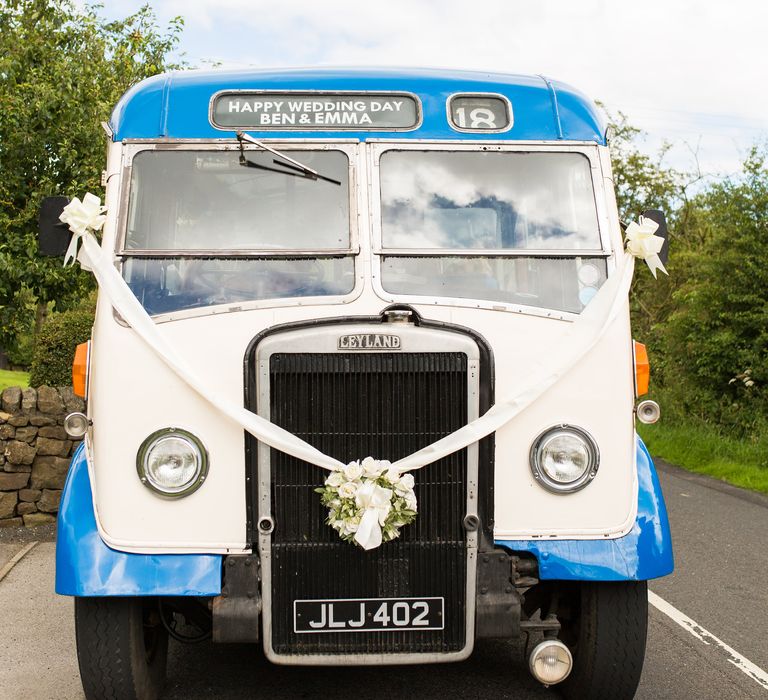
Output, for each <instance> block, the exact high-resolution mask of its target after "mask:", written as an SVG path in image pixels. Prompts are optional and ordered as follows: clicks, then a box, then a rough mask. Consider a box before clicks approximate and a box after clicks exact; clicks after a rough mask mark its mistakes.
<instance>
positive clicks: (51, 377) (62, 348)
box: [29, 304, 94, 386]
mask: <svg viewBox="0 0 768 700" xmlns="http://www.w3.org/2000/svg"><path fill="white" fill-rule="evenodd" d="M93 314H94V310H93V306H92V305H91V304H88V305H87V306H86V305H83V306H80V307H78V308H75V309H72V310H71V311H63V312H61V313H54V314H51V316H49V318H48V320H47V321H46V322H45V325H44V326H43V328H42V329H41V331H40V334H39V335H38V336H37V339H36V342H35V352H34V356H33V358H32V368H31V370H30V376H29V382H30V385H31V386H42V385H43V384H46V385H48V386H70V385H71V384H72V360H73V359H74V357H75V348H76V347H77V346H78V345H79V344H80V343H84V342H85V341H86V340H88V339H89V338H90V337H91V327H92V326H93Z"/></svg>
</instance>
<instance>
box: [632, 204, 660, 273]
mask: <svg viewBox="0 0 768 700" xmlns="http://www.w3.org/2000/svg"><path fill="white" fill-rule="evenodd" d="M658 228H659V225H658V224H657V223H656V222H655V221H653V219H648V218H646V217H645V216H641V217H640V221H639V222H635V221H633V222H632V223H631V224H630V225H629V226H627V231H626V236H627V252H628V253H629V254H630V255H634V256H635V257H636V258H642V259H643V260H645V263H646V265H648V268H649V269H650V271H651V274H652V275H653V276H654V278H655V277H656V270H661V271H662V272H663V273H664V274H665V275H668V274H669V273H668V272H667V270H666V269H665V267H664V265H663V263H662V262H661V258H659V253H660V252H661V248H662V246H663V245H664V239H663V238H662V237H661V236H656V235H654V234H655V233H656V230H657V229H658Z"/></svg>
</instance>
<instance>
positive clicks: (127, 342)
mask: <svg viewBox="0 0 768 700" xmlns="http://www.w3.org/2000/svg"><path fill="white" fill-rule="evenodd" d="M283 143H287V142H283ZM211 145H212V144H203V143H198V144H195V146H196V147H202V148H207V147H211ZM231 145H232V142H231V141H230V142H228V146H230V147H231ZM276 145H277V147H279V143H278V144H276ZM389 145H391V144H382V143H378V144H375V145H371V144H369V145H366V144H359V145H358V144H350V143H348V142H347V143H346V144H339V145H338V147H341V148H343V149H344V150H345V151H347V153H348V154H349V155H350V161H351V166H352V169H353V172H354V175H353V179H352V181H351V187H350V189H351V191H352V193H353V195H352V196H353V197H354V198H355V201H354V206H353V207H352V208H351V210H352V211H353V212H354V213H355V214H356V216H353V219H355V220H354V221H353V226H352V228H353V244H354V245H359V251H360V252H359V254H358V256H357V263H356V264H357V268H356V274H357V286H356V289H355V290H354V291H353V293H352V294H350V295H349V296H348V297H345V298H324V299H302V300H301V303H298V302H297V300H282V301H281V300H270V301H266V302H254V303H247V304H240V303H239V304H237V307H236V309H234V308H233V307H231V306H220V307H209V308H205V309H195V310H192V311H184V312H179V313H173V314H168V315H164V316H160V317H157V322H158V327H159V329H160V332H161V333H162V334H163V335H165V336H166V337H167V338H168V340H169V341H170V342H172V343H173V344H174V345H175V346H176V347H177V348H178V349H179V351H180V354H181V355H182V356H183V357H184V358H185V359H186V361H187V362H188V363H189V365H190V366H191V367H192V368H193V369H194V370H196V371H197V372H199V373H200V374H201V375H202V376H205V377H206V378H207V380H208V382H209V386H210V387H211V388H213V389H214V390H215V391H216V392H217V393H219V394H220V395H223V396H224V397H226V398H227V399H228V400H230V401H233V402H242V401H243V396H244V387H243V382H244V367H243V362H244V356H245V353H246V348H247V347H248V345H249V343H250V342H251V340H252V339H253V338H254V336H256V335H257V334H258V333H259V332H261V331H263V330H265V329H267V328H270V327H271V326H274V325H276V324H283V323H290V322H297V321H304V320H307V319H310V318H316V319H319V318H331V317H337V316H345V317H349V316H358V315H359V316H372V315H378V314H380V313H381V311H382V310H383V309H384V308H385V307H386V306H388V305H389V304H390V303H392V302H393V301H401V302H406V303H409V304H411V305H412V306H413V307H414V308H415V309H416V310H417V311H418V312H419V313H420V314H421V315H422V316H423V317H425V318H429V319H433V320H437V321H443V322H448V323H452V324H456V325H461V326H465V327H468V328H471V329H472V330H474V331H475V332H477V333H479V334H480V335H482V336H483V337H484V338H485V339H486V340H487V341H488V343H489V344H490V346H491V348H492V351H493V354H494V358H495V374H496V399H497V400H503V399H505V398H506V397H507V396H508V395H510V394H511V393H512V392H514V390H515V387H516V386H517V385H518V384H519V383H520V381H521V379H522V378H523V377H525V375H526V367H527V360H528V359H529V358H531V357H537V358H541V357H546V355H547V353H548V349H549V348H552V347H554V346H556V345H557V344H558V343H559V342H560V338H561V337H562V336H563V334H564V332H565V330H566V329H567V328H568V327H569V325H570V323H571V321H572V319H573V318H574V316H573V315H570V314H566V313H561V312H551V313H550V312H547V311H543V310H541V309H531V308H524V307H513V306H511V305H505V304H499V303H497V302H494V303H490V302H482V301H477V302H474V301H470V300H466V299H464V300H458V299H457V300H451V299H436V298H435V299H418V298H413V297H393V296H392V295H390V294H386V293H384V292H383V290H382V289H381V288H380V286H379V284H378V260H377V256H376V255H375V254H374V252H373V251H375V250H376V249H377V248H376V246H378V242H377V241H378V238H379V232H378V227H377V219H378V217H377V216H376V212H377V211H378V204H377V203H374V205H373V206H371V201H372V199H373V198H372V197H371V193H376V192H378V185H377V183H376V182H375V177H376V167H375V165H376V156H377V154H378V153H380V152H381V151H382V150H383V149H384V148H386V147H388V146H389ZM425 146H427V144H425V143H424V142H413V141H411V142H409V143H408V144H398V148H402V147H406V148H408V147H410V148H414V147H420V148H423V147H425ZM139 147H140V146H139V145H138V144H135V145H129V146H126V147H125V148H126V150H128V151H135V150H136V149H137V148H139ZM141 147H146V144H145V145H144V146H141ZM312 147H316V145H314V144H313V145H312ZM538 147H540V148H546V149H554V150H565V149H567V148H572V149H578V150H580V151H583V152H585V153H586V154H587V155H588V156H589V157H590V160H591V162H592V169H593V175H594V183H595V189H596V196H597V201H598V215H599V220H600V226H601V229H602V235H603V237H604V244H603V245H604V250H606V251H610V250H617V249H619V250H620V249H621V247H622V244H621V232H620V230H619V224H618V218H617V215H616V205H615V200H614V196H613V185H612V182H611V181H610V177H611V175H610V165H609V160H608V155H607V149H606V148H604V147H598V146H595V145H594V144H591V145H590V144H586V145H585V144H570V145H565V146H563V145H561V144H551V143H550V144H542V145H540V146H538ZM461 148H467V145H466V142H464V143H463V144H462V146H461ZM503 148H505V149H506V148H512V149H514V148H520V149H523V150H531V149H534V148H537V146H535V145H532V144H531V143H525V144H519V145H517V146H514V145H512V146H509V145H505V146H504V147H503ZM123 151H124V147H123V146H122V144H120V143H115V144H112V145H111V146H110V150H109V158H108V184H107V205H108V207H109V209H108V220H107V223H106V225H105V229H104V238H103V246H104V248H105V249H107V250H116V246H117V245H118V240H117V238H118V228H119V227H118V222H119V218H120V216H121V215H122V213H123V212H122V211H121V207H120V201H121V199H122V201H124V198H122V197H121V190H122V189H123V188H122V183H123V182H124V181H125V178H126V170H125V169H124V167H123V166H124V165H126V164H127V156H126V154H125V153H124V152H123ZM613 269H614V265H613V261H612V260H609V270H610V271H612V270H613ZM90 372H91V375H90V392H91V393H90V396H89V400H88V411H89V416H90V418H91V419H92V421H93V429H92V432H91V434H90V436H89V468H90V472H91V479H92V484H93V493H94V505H95V511H96V519H97V523H98V527H99V531H100V534H101V536H102V537H103V539H104V540H105V542H106V543H107V544H108V545H109V546H110V547H113V548H115V549H118V550H123V551H133V552H239V551H243V550H244V549H245V548H246V546H247V542H246V500H245V499H246V497H245V484H246V481H245V451H244V435H243V430H242V428H240V427H239V426H237V425H235V424H234V423H232V422H231V421H229V420H228V419H226V418H224V417H222V416H221V415H218V414H217V413H216V412H215V411H214V410H213V409H212V408H211V406H210V405H209V404H208V403H207V402H206V401H205V400H204V399H202V398H201V397H200V396H199V395H197V394H196V393H194V392H193V391H192V390H191V389H190V388H189V387H188V386H186V385H185V384H184V383H183V382H182V381H181V380H180V379H179V378H178V377H176V376H175V375H174V374H172V373H171V371H170V370H168V369H167V367H166V366H165V365H164V364H163V363H162V361H161V360H160V359H158V358H157V356H155V355H154V354H153V352H152V351H151V350H149V349H148V348H147V347H146V346H145V345H144V344H143V343H142V342H141V341H140V340H139V339H138V338H137V337H136V336H135V334H134V333H133V331H132V330H131V329H130V328H127V327H125V326H124V325H123V324H121V323H120V322H119V320H117V319H116V318H115V316H114V314H113V312H112V309H111V307H109V305H108V304H107V303H105V301H104V299H103V298H101V299H100V300H99V303H98V307H97V314H96V321H95V326H94V334H93V342H92V346H91V359H90ZM633 398H634V387H633V367H632V350H631V336H630V328H629V309H628V304H627V305H626V307H625V311H624V313H623V314H622V315H621V316H620V317H619V319H618V320H617V321H616V322H615V323H614V324H613V326H612V327H611V328H610V330H609V331H608V332H607V334H606V335H605V336H604V337H603V339H602V340H601V341H600V342H599V344H598V345H597V346H596V347H595V348H594V350H593V351H592V352H591V353H590V354H589V355H588V356H587V357H586V358H584V360H583V361H582V362H581V363H580V364H579V365H578V366H577V367H576V368H575V369H574V370H573V371H572V372H570V374H569V375H568V376H567V377H565V378H563V379H562V380H561V381H560V382H558V383H557V384H556V385H555V386H554V387H553V388H552V389H550V390H549V391H548V392H547V393H545V394H544V395H543V396H542V397H541V398H540V399H539V400H537V401H536V402H535V403H534V404H533V405H532V406H530V407H529V408H528V409H527V410H526V411H525V412H524V413H523V414H522V415H520V416H518V417H517V418H515V419H514V420H513V421H512V422H511V423H509V424H508V425H506V426H505V427H504V428H502V429H501V430H499V431H498V432H497V434H496V473H495V521H496V526H495V534H496V536H497V537H502V538H505V539H529V538H533V537H547V538H567V539H574V538H600V539H603V538H611V537H618V536H621V535H624V534H626V533H627V532H628V531H629V529H631V527H632V524H633V523H634V519H635V515H636V508H637V483H636V476H635V465H634V454H635V443H634V419H633ZM559 423H571V424H575V425H578V426H580V427H582V428H584V429H585V430H587V431H588V432H589V433H590V434H591V435H592V436H593V437H594V438H595V440H596V442H597V444H598V447H599V450H600V454H601V460H600V469H599V471H598V473H597V476H596V477H595V479H594V480H593V482H592V483H591V484H589V485H588V486H587V487H586V488H584V489H583V490H581V491H579V492H577V493H574V494H569V495H559V494H554V493H551V492H549V491H546V490H545V489H543V488H541V487H540V486H539V485H538V484H537V483H536V482H535V481H534V479H533V476H532V474H531V471H530V468H529V461H528V454H529V450H530V446H531V444H532V442H533V441H534V439H535V438H536V437H537V436H538V435H539V434H540V433H541V432H542V431H543V430H545V429H546V428H549V427H551V426H552V425H555V424H559ZM168 426H176V427H181V428H185V429H186V430H189V431H191V432H192V433H194V434H195V435H197V436H198V437H199V438H200V439H201V440H202V441H203V443H204V444H205V446H206V447H207V449H208V452H209V455H210V470H209V474H208V478H207V479H206V482H205V484H204V485H203V486H202V487H201V488H200V489H199V490H197V491H196V492H195V493H193V494H191V495H190V496H188V497H185V498H180V499H175V500H168V499H163V498H161V497H159V496H157V495H155V494H154V493H152V492H151V491H150V490H148V489H147V488H145V487H144V486H143V485H142V484H141V482H140V481H139V479H138V477H137V472H136V453H137V450H138V448H139V446H140V444H141V443H142V441H143V440H144V439H145V438H146V437H147V436H148V435H149V434H150V433H152V432H154V431H156V430H158V429H160V428H163V427H168ZM365 456H366V455H360V457H365ZM374 456H376V457H379V458H387V455H374ZM425 468H426V469H429V466H427V467H425ZM416 478H417V479H418V475H417V476H416Z"/></svg>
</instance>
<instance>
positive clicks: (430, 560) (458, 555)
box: [269, 353, 467, 654]
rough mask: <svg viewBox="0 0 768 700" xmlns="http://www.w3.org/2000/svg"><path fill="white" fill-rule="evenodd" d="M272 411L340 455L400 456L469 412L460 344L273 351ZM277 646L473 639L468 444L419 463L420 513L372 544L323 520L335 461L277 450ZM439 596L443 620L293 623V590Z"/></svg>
mask: <svg viewBox="0 0 768 700" xmlns="http://www.w3.org/2000/svg"><path fill="white" fill-rule="evenodd" d="M269 373H270V416H271V420H272V421H273V422H275V423H276V424H278V425H280V426H282V427H284V428H286V429H287V430H290V431H291V432H292V433H295V434H296V435H298V436H299V437H301V438H303V439H304V440H306V441H307V442H309V443H310V444H312V445H314V446H316V447H318V448H319V449H320V450H322V451H323V452H326V453H327V454H329V455H332V456H333V457H336V458H337V459H339V460H341V461H342V462H347V461H350V460H352V459H359V458H362V457H366V456H368V455H371V456H373V457H377V458H386V459H390V460H396V459H399V458H400V457H404V456H406V455H408V454H410V453H412V452H414V451H416V450H418V449H419V448H421V447H423V446H425V445H427V444H429V443H431V442H434V441H435V440H437V439H439V438H440V437H442V436H444V435H447V434H448V433H450V432H453V431H454V430H456V429H457V428H459V427H461V426H463V425H464V424H466V422H467V358H466V356H465V355H464V354H462V353H387V354H374V353H368V354H366V353H361V354H354V353H349V354H303V353H302V354H298V353H277V354H273V355H272V356H271V359H270V367H269ZM270 459H271V497H272V512H273V516H274V519H275V530H274V532H273V538H272V582H271V585H272V589H271V594H272V646H273V649H274V651H275V652H276V653H278V654H350V653H395V652H398V653H408V652H412V653H413V652H450V651H458V650H461V649H462V648H463V647H464V645H465V637H466V633H465V614H466V613H465V603H466V601H465V584H466V550H465V539H464V537H465V533H464V529H463V527H462V520H463V517H464V514H465V511H466V494H467V484H466V472H467V464H466V451H465V450H462V451H461V452H458V453H455V454H453V455H450V456H449V457H447V458H445V459H443V460H440V461H439V462H436V463H434V464H432V465H429V466H428V467H426V468H425V469H424V470H421V471H420V472H418V473H417V474H416V495H417V498H418V500H419V516H418V517H417V519H416V522H415V523H413V524H412V525H410V526H407V527H405V528H403V529H402V531H401V536H400V538H399V539H398V540H396V541H394V542H390V543H386V544H384V545H382V546H381V547H380V548H378V549H376V550H372V551H370V552H364V551H362V550H361V549H359V548H358V547H356V546H354V545H351V544H348V543H346V542H342V541H341V540H340V539H339V538H338V535H337V534H336V533H335V532H334V531H333V530H332V529H331V528H330V527H329V526H328V525H326V523H325V517H326V509H325V508H324V507H323V506H322V505H321V503H320V499H319V496H318V494H316V493H314V489H315V488H316V487H318V486H320V485H321V484H322V482H323V480H324V478H325V476H326V475H327V472H325V471H324V470H322V469H320V468H319V467H314V466H312V465H309V464H307V463H305V462H301V461H299V460H297V459H295V458H293V457H289V456H288V455H286V454H284V453H282V452H279V451H277V450H272V451H271V458H270ZM414 596H425V597H426V596H430V597H435V596H442V597H444V598H445V611H446V619H445V629H443V630H437V631H418V632H415V631H398V632H390V631H387V632H358V633H322V634H296V633H294V632H293V617H292V616H293V601H294V600H297V599H335V598H384V597H390V598H391V597H414Z"/></svg>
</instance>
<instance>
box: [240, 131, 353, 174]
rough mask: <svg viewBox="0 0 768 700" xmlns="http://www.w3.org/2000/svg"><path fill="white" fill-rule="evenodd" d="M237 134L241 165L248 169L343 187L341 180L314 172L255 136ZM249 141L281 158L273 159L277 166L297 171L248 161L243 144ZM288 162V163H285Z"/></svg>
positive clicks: (242, 133)
mask: <svg viewBox="0 0 768 700" xmlns="http://www.w3.org/2000/svg"><path fill="white" fill-rule="evenodd" d="M236 133H237V140H238V141H239V142H240V165H243V166H245V167H247V168H258V169H259V170H269V171H271V172H275V173H283V175H293V176H294V177H303V178H306V179H307V180H325V181H326V182H330V183H332V184H334V185H339V186H341V182H340V181H339V180H334V179H333V178H332V177H327V176H325V175H321V174H320V173H319V172H317V170H313V169H312V168H310V167H308V166H306V165H304V164H303V163H299V161H297V160H294V159H293V158H291V157H290V156H287V155H285V154H284V153H281V152H280V151H278V150H277V149H275V148H272V146H268V145H267V144H266V143H264V142H263V141H259V140H258V139H255V138H253V136H249V135H248V134H246V133H244V132H242V131H238V132H236ZM244 141H247V142H248V143H252V144H254V145H255V146H258V147H259V148H262V149H264V150H265V151H268V152H269V153H271V154H272V155H275V156H277V157H278V158H281V159H282V160H277V158H275V159H273V160H272V162H273V163H274V164H275V165H279V166H280V167H282V168H288V169H289V170H295V171H296V172H295V173H291V172H286V171H285V170H278V169H277V168H270V167H267V166H266V165H259V164H258V163H254V162H253V161H252V160H248V159H247V158H246V157H245V150H244V148H243V142H244ZM284 161H287V162H284Z"/></svg>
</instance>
